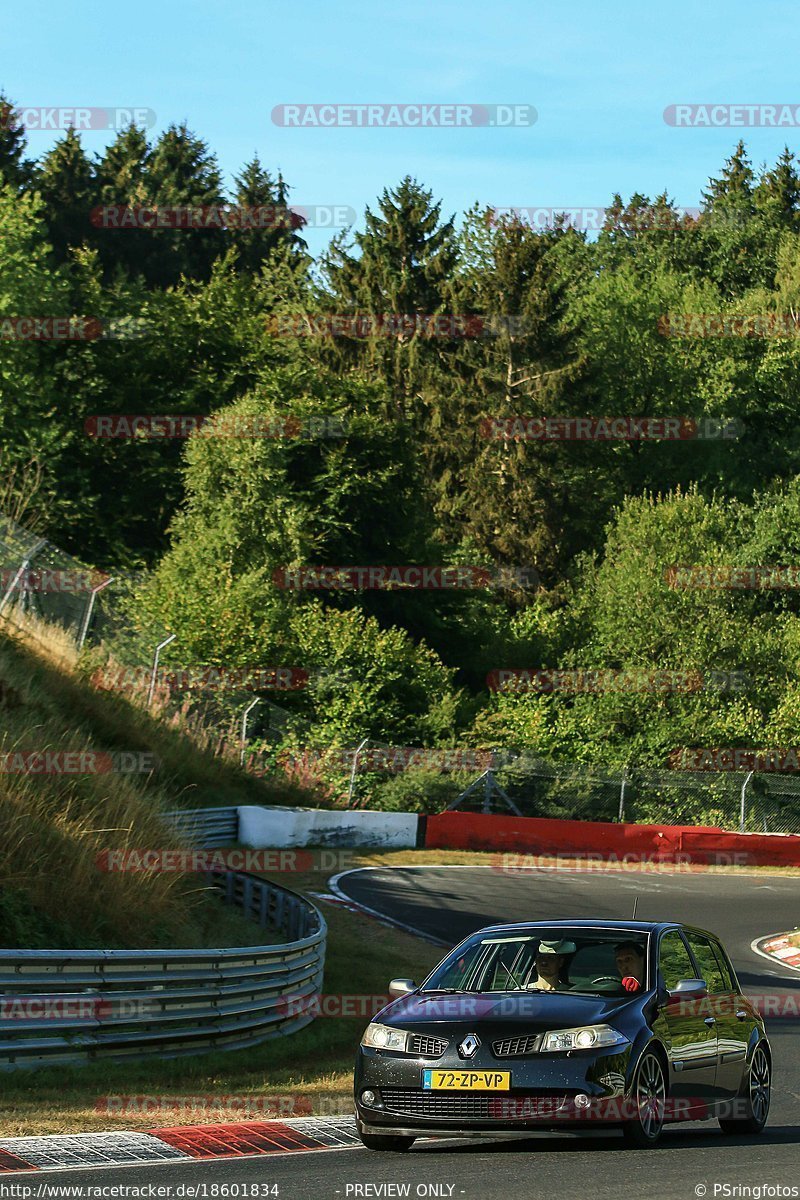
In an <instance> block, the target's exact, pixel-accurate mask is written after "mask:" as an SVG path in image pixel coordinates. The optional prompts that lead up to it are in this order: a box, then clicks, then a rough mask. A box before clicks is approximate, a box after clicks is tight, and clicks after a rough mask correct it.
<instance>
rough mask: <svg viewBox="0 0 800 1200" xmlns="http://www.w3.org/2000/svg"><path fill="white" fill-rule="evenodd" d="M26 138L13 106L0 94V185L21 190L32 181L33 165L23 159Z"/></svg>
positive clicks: (3, 94) (2, 93)
mask: <svg viewBox="0 0 800 1200" xmlns="http://www.w3.org/2000/svg"><path fill="white" fill-rule="evenodd" d="M26 147H27V138H26V136H25V130H24V128H23V126H22V124H21V123H20V122H19V121H18V120H17V115H16V112H15V109H14V106H13V104H12V103H11V101H10V100H9V99H8V97H7V96H6V95H5V93H4V92H0V183H5V184H8V185H9V186H11V187H14V188H18V189H22V188H26V187H29V186H30V184H31V182H32V179H33V163H32V162H30V161H28V160H26V159H24V158H23V155H24V153H25V150H26Z"/></svg>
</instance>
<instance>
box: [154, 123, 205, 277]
mask: <svg viewBox="0 0 800 1200" xmlns="http://www.w3.org/2000/svg"><path fill="white" fill-rule="evenodd" d="M145 181H146V185H147V192H148V195H149V200H150V202H151V203H152V204H154V205H157V206H159V207H166V208H176V207H177V208H180V207H190V208H221V207H222V205H223V203H224V195H223V191H222V176H221V174H220V170H219V166H218V164H217V160H216V158H215V156H214V155H213V154H212V152H211V151H210V150H209V148H208V146H207V145H206V143H205V142H204V141H203V140H202V138H199V137H196V136H195V134H193V133H192V132H191V131H190V130H189V129H188V128H187V127H186V125H185V124H181V125H171V126H170V127H169V128H168V129H166V130H165V131H164V133H162V135H161V137H160V138H159V139H158V141H157V142H156V144H155V147H154V148H153V151H152V154H151V156H150V159H149V161H148V164H147V171H146V174H145ZM224 251H225V235H224V233H223V232H222V230H221V229H219V228H206V229H198V230H193V229H180V230H175V231H174V232H173V231H171V230H158V231H155V232H154V233H153V254H152V256H151V265H150V271H149V277H150V280H151V282H152V283H155V284H157V285H158V286H161V287H168V286H169V285H170V284H174V283H176V282H177V281H178V279H179V278H180V276H181V275H182V274H183V275H187V276H189V277H190V278H194V279H203V280H207V279H208V278H210V275H211V267H212V265H213V263H214V260H215V259H216V258H218V257H219V256H220V255H221V254H223V253H224Z"/></svg>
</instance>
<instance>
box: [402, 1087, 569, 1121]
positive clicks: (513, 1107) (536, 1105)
mask: <svg viewBox="0 0 800 1200" xmlns="http://www.w3.org/2000/svg"><path fill="white" fill-rule="evenodd" d="M381 1096H382V1097H383V1107H384V1110H385V1111H386V1112H388V1113H394V1114H397V1116H401V1117H434V1118H435V1117H439V1118H440V1119H442V1120H448V1121H451V1120H452V1121H456V1120H460V1119H462V1118H464V1119H466V1120H472V1121H525V1120H528V1119H534V1118H545V1119H546V1118H548V1117H550V1118H555V1117H557V1115H558V1113H559V1111H560V1110H561V1109H563V1108H564V1106H565V1104H566V1101H567V1097H566V1095H564V1094H557V1095H554V1094H552V1093H549V1094H544V1093H541V1094H538V1095H536V1094H529V1095H517V1096H509V1095H502V1094H500V1095H498V1094H497V1093H495V1092H428V1091H422V1090H421V1089H420V1088H387V1087H385V1088H381Z"/></svg>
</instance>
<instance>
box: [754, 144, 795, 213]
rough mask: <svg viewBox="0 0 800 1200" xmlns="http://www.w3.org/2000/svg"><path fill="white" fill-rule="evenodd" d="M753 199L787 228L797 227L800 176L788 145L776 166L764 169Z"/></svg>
mask: <svg viewBox="0 0 800 1200" xmlns="http://www.w3.org/2000/svg"><path fill="white" fill-rule="evenodd" d="M753 199H754V201H755V203H756V205H757V206H758V207H759V208H763V209H764V210H766V212H767V213H768V214H769V216H770V217H771V219H772V220H773V221H774V222H776V223H779V224H781V225H783V226H784V227H785V228H786V229H796V228H797V214H798V210H800V176H798V174H797V170H796V168H795V157H794V155H793V154H792V152H791V150H790V149H789V147H788V146H784V148H783V153H782V154H781V156H780V158H779V159H778V161H777V162H776V163H775V166H774V167H772V168H771V169H770V170H768V171H764V172H763V174H762V175H761V178H760V179H759V181H758V186H757V187H756V188H755V191H754V192H753Z"/></svg>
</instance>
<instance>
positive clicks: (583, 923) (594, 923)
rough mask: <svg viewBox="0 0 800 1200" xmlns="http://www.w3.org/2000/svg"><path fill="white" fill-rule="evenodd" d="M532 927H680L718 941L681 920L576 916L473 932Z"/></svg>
mask: <svg viewBox="0 0 800 1200" xmlns="http://www.w3.org/2000/svg"><path fill="white" fill-rule="evenodd" d="M534 929H619V930H624V931H626V932H630V933H664V932H665V931H666V930H668V929H681V930H684V931H685V932H689V933H700V934H703V935H704V936H705V937H710V938H714V940H715V941H720V938H719V935H718V934H716V933H712V931H711V930H710V929H702V928H701V927H700V926H699V925H688V924H686V923H685V922H683V921H633V920H631V921H624V920H618V919H615V918H611V917H610V918H607V919H602V918H592V919H588V918H586V917H576V918H575V919H574V920H560V921H514V922H510V921H509V922H504V923H503V924H498V925H486V926H485V927H484V928H483V929H476V930H475V933H489V932H491V933H521V932H522V931H523V930H534Z"/></svg>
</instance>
